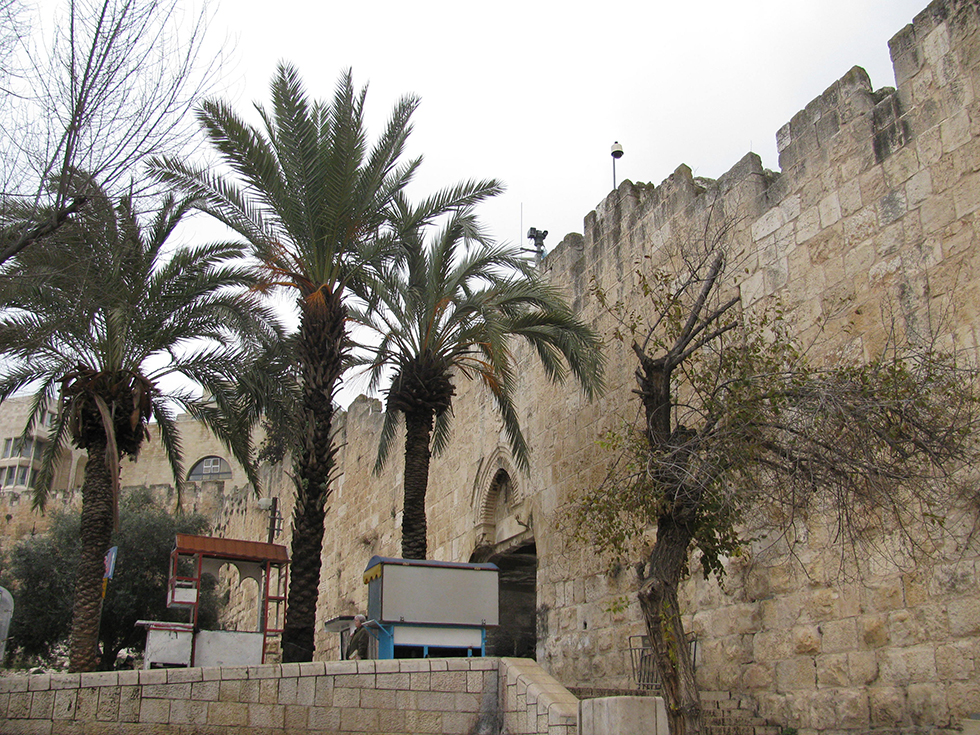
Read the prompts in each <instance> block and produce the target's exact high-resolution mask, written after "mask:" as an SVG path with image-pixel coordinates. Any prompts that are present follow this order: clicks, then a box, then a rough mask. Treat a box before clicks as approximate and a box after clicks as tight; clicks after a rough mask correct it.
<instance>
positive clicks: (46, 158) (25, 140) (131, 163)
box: [0, 0, 218, 263]
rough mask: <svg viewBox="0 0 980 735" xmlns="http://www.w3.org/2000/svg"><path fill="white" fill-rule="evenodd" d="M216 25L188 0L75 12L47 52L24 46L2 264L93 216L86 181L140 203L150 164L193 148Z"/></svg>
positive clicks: (117, 1)
mask: <svg viewBox="0 0 980 735" xmlns="http://www.w3.org/2000/svg"><path fill="white" fill-rule="evenodd" d="M20 7H22V5H21V4H20V3H19V0H7V1H6V2H5V3H4V4H3V5H0V13H8V14H10V15H11V17H15V16H16V17H20V16H19V15H16V11H17V10H18V8H20ZM207 19H208V15H207V9H206V6H205V7H204V8H203V9H202V10H200V12H198V13H196V14H193V13H188V11H187V10H186V8H185V4H183V3H180V2H178V0H151V1H149V2H146V1H143V2H140V1H138V0H69V1H68V3H67V6H66V7H65V8H64V10H63V11H62V13H61V14H59V15H57V16H56V19H55V27H54V30H53V32H52V33H51V34H50V38H49V39H47V43H46V44H44V43H43V42H41V41H35V38H34V37H29V38H25V37H23V36H22V35H16V34H15V35H16V38H15V41H11V42H12V43H14V45H16V46H18V48H19V51H20V54H21V57H20V62H19V63H20V66H19V67H18V68H23V69H25V71H24V72H23V73H21V74H18V75H17V76H16V78H13V79H12V84H11V85H10V88H5V89H4V90H3V91H2V94H4V95H5V97H6V99H5V100H4V102H5V103H6V104H4V105H3V106H2V108H0V109H2V110H3V115H2V117H0V135H2V145H3V147H4V149H5V152H4V156H3V161H4V164H3V168H4V170H3V171H2V176H3V179H2V181H3V182H4V183H3V187H4V190H3V203H4V206H3V209H2V211H0V217H2V220H0V225H2V227H3V229H2V231H0V263H2V262H4V261H5V260H7V259H8V258H10V257H11V256H13V255H15V254H16V253H18V252H19V251H20V250H22V249H23V248H24V247H27V246H28V245H29V244H30V243H31V242H34V241H35V240H37V239H38V238H40V237H43V236H45V235H47V234H51V233H52V232H53V231H54V230H56V229H57V228H58V227H60V226H61V225H62V224H63V223H64V222H65V221H66V220H67V219H68V218H69V217H70V216H71V215H72V214H73V213H75V212H76V211H77V210H78V209H79V208H80V207H81V206H84V204H85V201H86V200H87V196H88V195H87V193H86V191H85V188H84V181H88V180H96V181H99V182H100V185H101V187H102V188H103V189H104V190H105V191H107V192H109V193H110V194H121V193H122V189H127V190H131V189H134V188H135V189H136V190H137V193H138V190H139V189H140V188H141V187H142V186H144V185H145V183H144V182H143V181H142V180H139V179H138V178H137V177H138V174H139V169H138V167H139V164H140V162H141V161H142V159H143V158H144V157H145V156H147V155H149V154H167V153H173V152H175V151H177V150H179V149H181V148H182V147H183V146H184V145H185V144H186V143H187V142H188V141H189V140H190V139H191V138H192V136H193V135H194V134H195V127H194V126H193V124H192V123H190V121H189V120H188V119H187V113H188V112H189V111H190V110H191V108H192V106H193V105H194V104H195V102H196V101H197V100H198V99H199V98H200V97H201V96H202V95H203V94H204V92H205V91H206V87H207V85H208V84H209V82H210V80H211V79H213V75H214V72H215V70H216V68H217V64H218V59H217V58H216V59H213V60H209V61H208V63H206V64H198V59H199V56H200V52H201V48H202V42H203V38H204V33H205V30H206V25H207V23H206V21H207ZM36 25H37V24H36V23H35V26H36ZM17 28H18V31H17V34H23V33H24V29H25V28H26V26H24V25H20V26H18V27H17ZM8 40H10V39H7V38H4V39H0V43H3V42H4V41H8ZM44 46H46V48H44V50H39V49H41V48H43V47H44ZM2 50H3V49H0V51H2ZM14 82H15V83H14ZM79 171H84V172H85V176H84V177H81V178H79V177H77V172H79Z"/></svg>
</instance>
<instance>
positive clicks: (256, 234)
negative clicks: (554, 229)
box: [152, 65, 496, 661]
mask: <svg viewBox="0 0 980 735" xmlns="http://www.w3.org/2000/svg"><path fill="white" fill-rule="evenodd" d="M365 94H366V90H363V89H362V90H361V91H360V92H357V91H356V90H355V89H354V86H353V82H352V79H351V74H350V72H349V71H348V72H347V73H345V74H343V75H342V76H341V78H340V81H339V83H338V84H337V88H336V92H335V95H334V98H333V102H332V103H326V102H310V100H309V99H308V98H307V95H306V92H305V90H304V88H303V85H302V83H301V81H300V79H299V76H298V74H297V72H296V71H295V70H294V69H293V68H291V67H289V66H285V65H281V66H280V67H279V69H278V71H277V74H276V76H275V78H274V79H273V81H272V111H271V113H270V112H267V111H266V110H265V109H263V108H261V107H259V108H258V112H259V116H260V118H261V121H262V125H261V127H255V126H252V125H250V124H248V123H246V122H244V121H243V120H242V119H241V118H239V117H238V116H236V115H235V114H234V112H233V111H232V110H231V109H230V108H229V107H228V105H226V104H225V103H223V102H219V101H208V102H205V103H204V105H203V106H202V108H201V110H200V113H199V116H198V117H199V120H200V122H201V124H202V126H203V127H204V130H205V132H206V134H207V136H208V138H209V140H210V141H211V143H212V145H213V146H214V147H215V149H217V151H218V152H219V153H220V154H221V157H222V160H223V161H224V163H225V164H226V165H227V166H228V167H229V168H230V169H231V171H233V172H234V177H230V176H224V175H221V174H218V173H215V172H214V171H213V169H212V168H210V167H206V166H193V165H190V164H187V163H184V162H181V161H178V160H176V159H172V158H170V159H159V160H155V161H154V162H153V164H152V170H153V171H154V173H155V174H156V176H157V177H158V178H160V179H161V180H162V181H165V182H167V183H170V184H172V185H175V186H177V187H179V188H181V189H183V190H185V191H187V192H189V193H191V194H193V195H195V196H197V197H199V198H200V199H201V200H202V201H203V205H202V208H203V209H204V210H205V211H206V212H208V213H210V214H211V215H213V216H214V217H216V218H217V219H219V220H220V221H221V222H223V223H225V224H226V225H227V226H229V227H231V228H232V229H233V230H235V231H236V232H237V233H238V234H239V235H241V236H242V237H243V238H245V239H246V240H247V241H248V242H249V243H251V245H252V247H253V249H254V253H255V255H256V256H257V257H258V259H259V260H260V262H261V263H262V265H263V266H264V268H265V273H266V285H267V286H268V287H270V288H271V287H276V286H285V287H287V288H289V289H292V290H294V291H295V293H296V295H297V304H298V308H299V315H300V326H299V335H298V339H297V340H296V356H295V359H296V363H297V365H298V370H297V375H298V379H299V383H300V386H301V391H302V396H301V400H300V410H299V414H300V415H299V419H298V421H297V425H298V437H296V442H295V444H296V447H297V448H296V450H295V453H294V454H295V456H294V460H293V461H294V471H293V478H294V485H295V488H296V503H295V507H294V512H293V528H292V548H291V558H292V562H291V569H290V585H289V593H288V599H287V606H286V620H285V625H284V628H285V630H284V632H283V637H282V646H283V660H284V661H309V660H312V657H313V650H314V633H315V624H316V602H317V593H318V588H319V585H320V561H321V560H320V556H321V550H322V546H323V523H324V518H325V514H326V503H327V500H328V498H329V495H330V491H331V487H330V483H331V480H332V478H333V473H334V468H335V464H336V457H335V455H336V451H337V448H336V446H335V445H334V444H333V441H332V432H333V413H334V394H335V391H336V389H337V386H338V382H339V380H340V378H341V375H342V373H343V371H344V369H345V367H346V365H347V357H348V351H349V341H348V338H347V334H346V321H347V308H348V302H349V300H350V297H351V296H353V297H356V298H362V299H365V300H370V299H371V298H372V296H371V293H372V288H371V283H372V278H373V274H374V273H376V272H377V270H378V269H380V268H383V267H384V264H385V263H386V262H387V260H389V259H390V255H391V253H390V243H391V239H390V238H389V237H385V236H384V231H385V229H386V224H387V222H388V221H389V219H390V206H391V203H392V201H393V198H394V196H395V195H396V194H397V193H398V192H399V191H400V190H401V189H402V188H403V187H404V186H405V185H406V184H407V183H408V181H409V179H410V178H411V176H412V174H413V173H414V171H415V169H416V168H417V166H418V164H419V162H420V161H419V159H415V160H412V161H410V162H408V163H406V164H402V165H399V163H398V162H399V159H400V158H401V156H402V153H403V151H404V148H405V142H406V139H407V137H408V135H409V133H410V131H411V125H410V118H411V115H412V112H413V111H414V109H415V107H416V105H417V101H416V100H415V99H414V98H410V97H409V98H404V99H402V100H401V101H400V102H399V103H398V104H397V105H395V107H394V110H393V112H392V114H391V117H390V119H389V122H388V124H387V126H386V128H385V130H384V132H383V133H382V135H381V137H380V138H379V139H378V140H377V142H376V143H375V145H374V146H373V147H372V148H370V150H369V149H368V144H367V140H366V133H365V130H364V100H365ZM495 186H496V185H495V184H494V183H493V182H484V183H482V184H464V185H461V186H459V187H456V188H454V189H451V190H448V191H447V192H445V193H444V195H443V196H442V197H441V198H440V200H439V201H440V203H441V205H442V206H443V207H444V208H446V207H448V208H451V207H454V206H466V205H467V204H471V203H473V202H475V201H478V200H479V198H482V196H483V195H482V194H481V192H482V191H485V190H486V189H487V188H493V187H495Z"/></svg>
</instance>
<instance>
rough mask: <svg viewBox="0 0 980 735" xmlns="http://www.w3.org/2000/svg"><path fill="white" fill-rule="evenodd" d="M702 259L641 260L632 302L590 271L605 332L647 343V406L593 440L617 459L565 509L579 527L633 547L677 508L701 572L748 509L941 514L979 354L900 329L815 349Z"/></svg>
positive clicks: (961, 458) (610, 545)
mask: <svg viewBox="0 0 980 735" xmlns="http://www.w3.org/2000/svg"><path fill="white" fill-rule="evenodd" d="M708 262H709V259H708V258H705V259H704V260H703V261H702V262H701V263H700V264H696V266H697V267H695V268H694V269H693V270H692V271H691V272H690V273H688V274H687V275H686V276H683V275H682V276H677V275H673V274H670V273H668V272H666V271H655V272H653V273H652V274H645V273H642V272H638V273H637V274H636V283H637V287H636V288H637V292H638V295H639V296H640V297H642V298H638V299H635V300H634V301H632V302H631V303H633V304H638V306H627V305H626V303H625V302H617V303H610V300H609V299H608V298H607V296H606V294H604V293H603V291H602V290H601V289H600V288H599V287H598V285H596V284H593V291H594V293H595V294H596V297H597V299H598V300H599V302H600V303H601V304H602V305H603V306H604V307H605V308H606V309H607V310H608V312H609V313H610V314H611V315H612V316H613V317H614V318H615V320H616V323H617V327H616V328H615V329H614V331H613V338H614V339H616V340H620V341H623V342H627V341H628V342H631V343H632V345H633V349H634V351H635V352H636V353H637V355H638V357H639V358H640V369H639V370H638V371H637V375H638V380H639V384H640V390H639V391H638V393H639V394H640V396H641V399H642V400H643V402H644V407H645V415H646V422H645V423H643V424H641V425H634V424H626V425H624V426H623V427H622V428H620V429H619V430H617V431H614V432H610V433H607V434H606V435H605V436H604V437H603V438H602V439H601V440H600V441H599V445H600V447H602V448H603V449H604V450H606V451H607V452H608V453H609V455H610V457H611V461H610V469H609V472H608V474H607V476H606V478H605V481H604V482H603V483H602V484H601V485H600V486H599V487H596V488H590V489H588V490H587V491H586V492H585V493H584V494H583V495H582V497H581V498H580V499H579V501H578V502H577V504H576V505H575V506H574V507H573V508H572V509H571V511H570V520H571V527H572V528H573V530H574V531H575V533H576V534H577V535H578V537H579V538H580V539H583V540H586V541H587V542H589V543H592V544H594V545H596V546H597V547H599V548H600V549H602V550H606V551H610V552H612V553H614V554H617V555H625V554H630V553H636V551H637V550H638V549H639V547H640V544H641V543H642V541H643V539H644V534H646V533H647V532H648V531H649V530H650V529H651V528H655V527H657V525H658V523H659V522H660V521H661V520H663V519H665V518H670V519H672V522H676V523H681V524H683V525H684V526H685V528H687V529H689V531H690V532H691V536H692V539H691V549H690V550H689V551H696V553H697V554H698V556H699V558H700V563H701V567H702V571H703V573H704V575H705V576H708V575H710V574H719V575H720V574H723V572H724V567H723V560H724V559H725V558H726V557H731V556H737V555H739V554H740V553H742V549H743V547H744V545H745V544H746V543H747V542H748V541H749V540H750V539H751V535H746V529H747V528H749V527H750V526H749V524H747V521H748V519H749V517H750V516H751V520H752V524H751V526H752V527H757V526H759V525H761V526H776V527H779V528H782V529H784V530H785V529H786V528H788V527H789V526H792V525H793V524H795V523H799V522H803V521H804V520H805V519H806V518H807V517H808V515H809V513H810V512H811V511H816V510H821V511H822V510H826V509H831V510H832V512H836V514H837V522H838V535H839V538H840V539H841V540H850V541H855V540H856V539H858V538H859V537H862V535H864V534H865V532H866V531H867V530H868V529H870V528H873V527H878V528H880V527H882V526H883V524H887V522H888V521H887V518H888V517H890V518H892V519H895V521H897V523H896V525H897V526H898V527H901V528H904V527H907V526H908V524H909V523H910V522H914V521H916V520H919V519H921V518H926V519H928V520H930V523H931V525H933V526H935V527H937V528H941V527H942V525H943V519H944V515H943V512H944V502H947V501H945V500H944V499H943V494H944V493H945V492H946V491H947V490H948V489H949V488H951V487H955V483H954V482H952V477H953V474H954V472H955V470H956V467H958V466H961V465H969V464H970V463H971V462H972V461H973V458H975V455H976V445H975V442H974V441H973V438H972V437H973V433H974V430H975V428H976V425H977V418H978V407H980V403H978V397H977V395H976V394H975V392H974V385H975V382H976V370H975V369H974V368H973V367H972V366H969V365H964V364H962V359H961V358H959V356H958V355H957V354H955V353H951V352H946V351H943V350H939V349H937V348H936V347H935V346H934V345H931V344H925V345H923V344H918V343H910V342H905V343H902V344H899V343H898V341H897V340H896V339H892V341H890V342H889V343H888V345H887V348H886V349H885V350H883V351H882V353H881V354H880V355H879V356H878V357H877V358H876V359H874V360H872V361H870V362H868V363H864V364H851V363H839V364H831V365H826V366H825V365H815V364H813V363H812V362H811V361H810V359H809V356H808V354H807V352H806V350H804V348H803V347H802V346H801V345H800V344H799V343H798V341H797V340H796V339H795V338H794V337H793V335H792V333H791V328H790V325H789V324H788V323H787V321H786V319H785V315H784V312H783V309H782V306H781V304H779V303H778V302H775V303H772V304H770V305H768V306H766V307H762V306H756V307H755V308H754V310H753V311H752V312H746V311H743V310H742V309H741V308H739V307H740V303H739V301H738V299H737V297H733V298H729V299H727V300H726V299H725V298H719V296H718V294H717V291H719V290H720V289H721V285H720V282H719V281H717V280H714V279H717V278H718V277H719V276H720V275H721V273H722V272H723V268H722V267H721V266H722V259H721V258H717V259H716V260H715V261H714V265H715V266H716V267H715V268H713V269H709V268H707V267H706V264H707V263H708ZM940 479H942V482H937V480H940ZM750 534H751V532H750Z"/></svg>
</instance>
